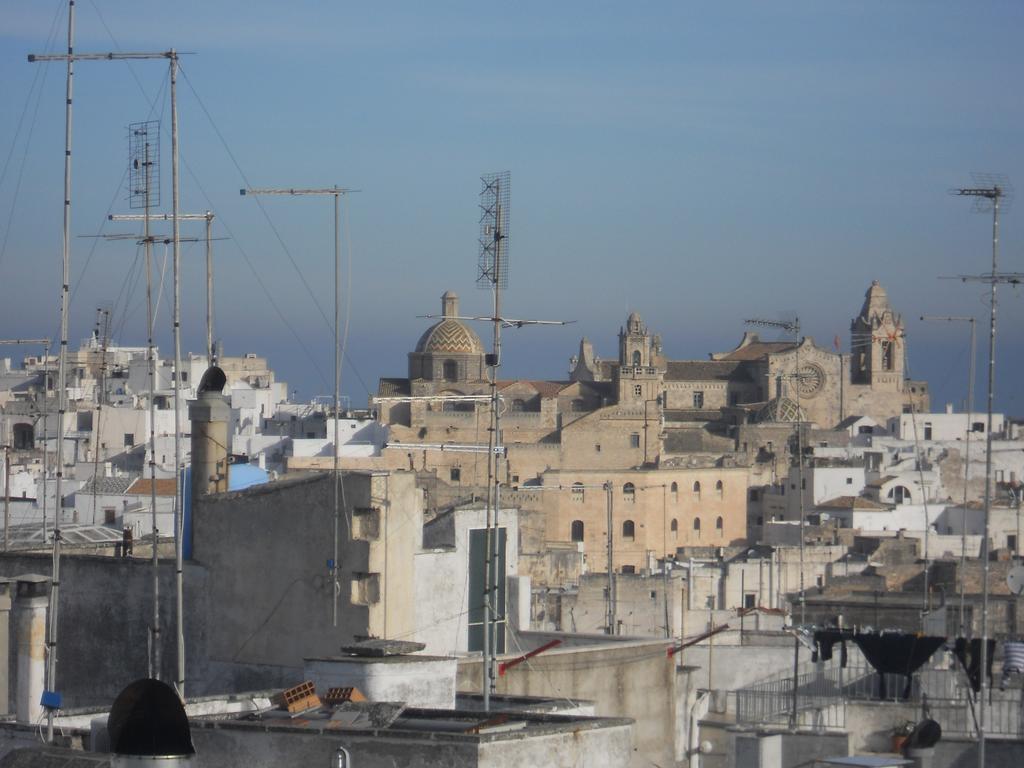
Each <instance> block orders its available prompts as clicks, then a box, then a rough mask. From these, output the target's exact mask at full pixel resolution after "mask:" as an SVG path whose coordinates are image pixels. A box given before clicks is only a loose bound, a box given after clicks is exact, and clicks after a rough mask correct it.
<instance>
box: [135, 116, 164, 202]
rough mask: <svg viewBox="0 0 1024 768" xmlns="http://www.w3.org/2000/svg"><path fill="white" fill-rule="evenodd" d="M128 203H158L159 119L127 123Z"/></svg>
mask: <svg viewBox="0 0 1024 768" xmlns="http://www.w3.org/2000/svg"><path fill="white" fill-rule="evenodd" d="M128 205H129V207H130V208H146V207H147V206H156V205H160V123H159V122H157V121H156V120H147V121H145V122H142V123H131V124H130V125H129V126H128Z"/></svg>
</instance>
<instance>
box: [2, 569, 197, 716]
mask: <svg viewBox="0 0 1024 768" xmlns="http://www.w3.org/2000/svg"><path fill="white" fill-rule="evenodd" d="M51 563H52V560H51V558H50V556H49V555H47V554H39V555H29V554H24V555H3V556H0V576H6V577H13V576H17V575H19V574H23V573H41V574H49V573H50V568H51ZM61 587H62V588H61V592H60V611H59V613H58V620H59V624H58V632H57V636H58V640H59V643H60V644H59V648H58V653H59V655H58V664H57V690H58V691H59V692H60V693H62V694H63V696H64V707H65V708H71V707H81V706H88V705H92V704H109V703H110V702H111V701H113V700H114V698H115V697H116V696H117V694H118V693H120V692H121V689H122V688H124V687H125V686H126V685H128V683H130V682H132V681H133V680H136V679H138V678H140V677H146V676H147V675H148V672H149V669H148V647H149V625H150V621H151V617H152V615H153V592H152V589H153V571H152V565H151V563H150V561H148V560H142V559H120V558H118V559H114V558H110V557H101V556H93V555H68V556H66V557H64V558H63V559H62V561H61ZM207 597H208V578H207V573H206V571H205V570H203V569H202V568H193V567H191V566H189V567H186V569H185V611H186V613H185V647H186V662H187V670H186V690H188V691H189V692H190V693H191V692H192V691H191V687H192V685H193V684H194V683H196V682H198V681H199V680H201V679H204V678H205V677H206V674H207V669H206V666H205V659H206V622H207V619H206V617H207V608H208V603H207ZM160 618H161V649H162V650H161V653H162V664H161V666H162V668H163V679H164V680H172V679H174V669H175V665H176V663H177V662H176V656H175V639H174V631H173V627H174V564H173V562H170V561H167V560H164V561H162V562H161V564H160ZM14 683H15V681H14V680H13V679H12V680H11V685H12V686H13V685H14Z"/></svg>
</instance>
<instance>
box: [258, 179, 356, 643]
mask: <svg viewBox="0 0 1024 768" xmlns="http://www.w3.org/2000/svg"><path fill="white" fill-rule="evenodd" d="M350 192H358V190H354V189H346V188H344V187H339V186H333V187H327V188H326V189H295V188H289V189H240V190H239V193H240V194H242V195H293V196H294V195H303V196H304V195H314V196H325V195H326V196H329V197H333V198H334V450H333V451H332V453H333V454H334V459H333V461H332V467H331V472H332V476H333V487H334V495H333V505H334V530H333V538H334V548H333V557H332V558H331V562H330V571H331V584H332V589H331V623H332V626H335V627H336V626H338V593H339V591H340V588H341V585H340V584H339V582H338V555H339V537H340V536H341V503H340V500H339V496H341V495H343V494H344V488H343V487H342V485H341V471H340V469H339V467H338V449H339V434H338V419H339V418H340V417H341V412H340V402H341V235H340V230H341V225H340V217H339V208H338V206H339V200H340V198H341V197H342V196H346V198H347V195H348V194H349V193H350ZM345 210H346V226H347V222H348V219H347V211H348V207H347V200H346V208H345ZM350 242H351V241H350ZM351 257H352V253H351V249H350V251H349V258H351ZM351 533H352V532H351V530H349V531H348V535H351Z"/></svg>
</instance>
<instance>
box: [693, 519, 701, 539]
mask: <svg viewBox="0 0 1024 768" xmlns="http://www.w3.org/2000/svg"><path fill="white" fill-rule="evenodd" d="M693 533H694V535H695V536H696V537H697V538H698V539H699V538H700V518H699V517H695V518H693Z"/></svg>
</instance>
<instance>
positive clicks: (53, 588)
mask: <svg viewBox="0 0 1024 768" xmlns="http://www.w3.org/2000/svg"><path fill="white" fill-rule="evenodd" d="M74 41H75V0H68V34H67V53H66V54H29V56H28V61H29V63H35V62H52V61H62V62H65V64H66V66H67V75H66V78H65V99H64V201H63V225H62V238H61V242H62V249H61V253H62V258H61V301H60V305H61V309H60V356H59V362H58V365H57V387H58V393H57V472H56V476H55V481H56V482H55V485H56V497H57V505H56V511H55V514H54V526H53V569H52V575H51V578H50V599H49V611H48V621H47V641H46V647H47V657H46V690H47V691H50V692H53V691H54V689H55V687H56V681H57V647H58V646H57V628H58V626H59V623H58V611H59V608H60V557H61V540H62V537H61V530H60V522H61V521H60V516H61V488H62V484H63V476H64V422H65V418H66V409H67V400H66V398H67V347H68V312H69V304H70V283H71V138H72V131H71V126H72V104H73V92H74V88H73V83H74V62H75V61H117V60H139V59H169V60H170V62H171V102H172V104H171V112H172V115H174V116H175V117H174V131H173V135H172V142H173V143H174V145H175V146H174V159H175V176H176V175H177V118H176V105H175V103H174V102H175V96H174V83H175V70H176V67H177V61H178V54H177V53H176V52H175V51H174V50H170V51H163V52H160V53H113V52H111V53H78V54H76V53H75V52H74ZM175 197H177V184H176V183H175ZM176 213H177V206H175V214H176ZM175 236H177V227H175ZM175 245H177V244H175ZM175 250H177V248H175ZM175 266H177V264H175ZM175 396H176V398H177V390H175ZM176 426H177V420H176ZM179 485H180V481H179ZM177 498H179V499H180V490H179V493H178V494H177ZM183 662H184V660H183V659H182V663H183ZM183 669H184V667H182V670H183ZM182 677H184V674H183V673H182ZM179 694H181V695H182V696H184V691H183V690H179ZM53 714H54V713H53V710H52V709H47V713H46V739H47V741H48V742H50V743H53Z"/></svg>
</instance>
